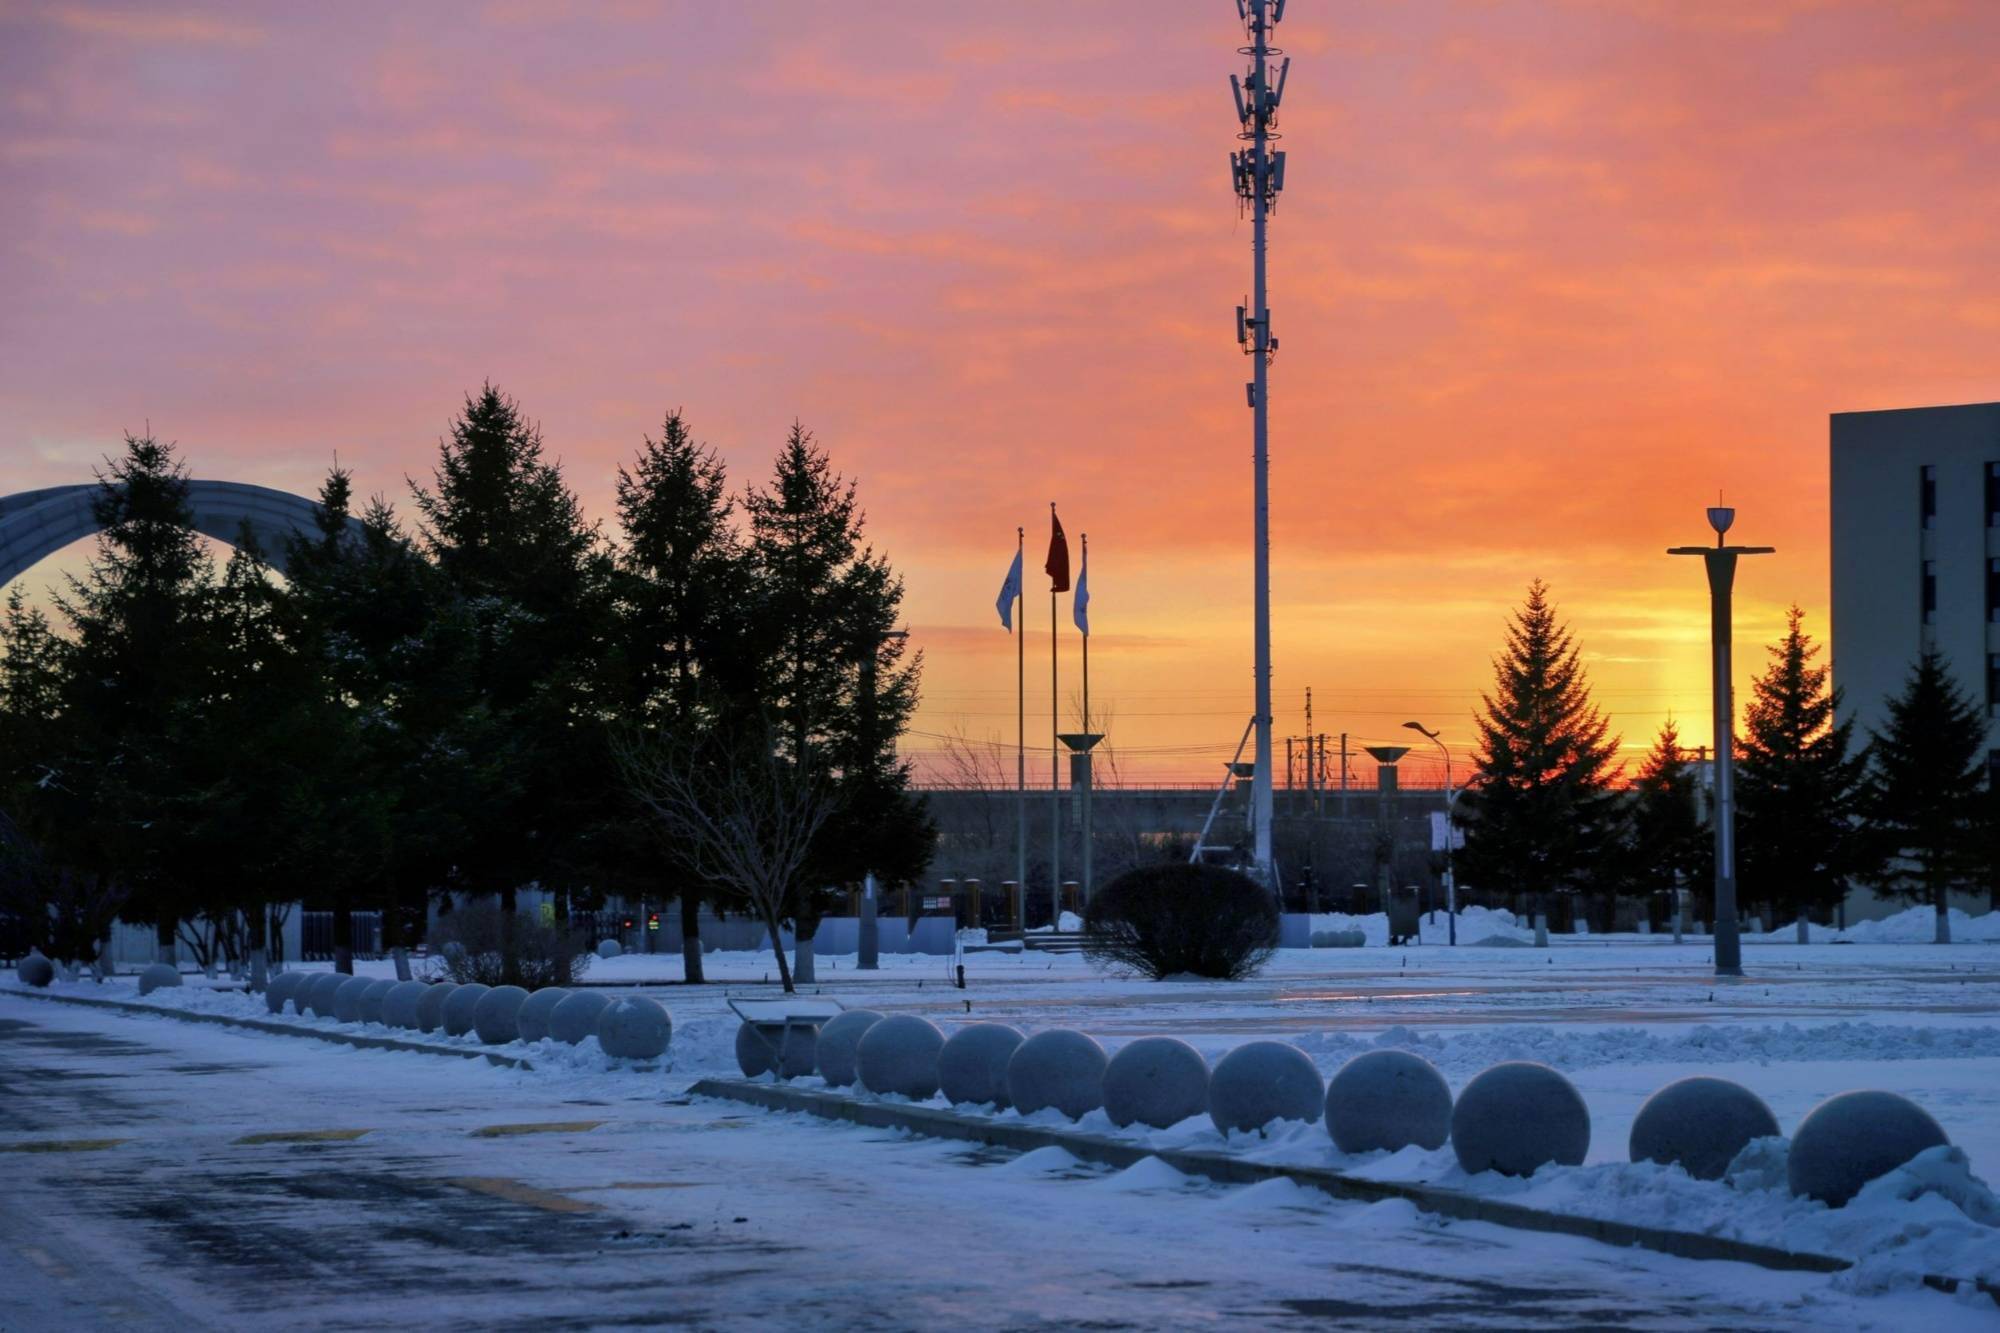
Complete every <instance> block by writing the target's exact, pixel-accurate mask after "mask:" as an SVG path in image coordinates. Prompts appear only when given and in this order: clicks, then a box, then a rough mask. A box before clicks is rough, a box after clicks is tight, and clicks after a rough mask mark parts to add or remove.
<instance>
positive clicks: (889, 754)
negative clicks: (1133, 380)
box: [743, 423, 937, 941]
mask: <svg viewBox="0 0 2000 1333" xmlns="http://www.w3.org/2000/svg"><path fill="white" fill-rule="evenodd" d="M743 506H744V509H745V511H746V512H747V514H748V516H749V521H750V531H749V553H748V554H749V567H750V576H751V591H750V598H749V604H750V611H749V618H748V620H747V621H746V622H745V626H746V629H747V630H748V631H749V632H750V634H751V635H752V641H753V644H754V647H753V648H752V649H751V656H752V657H753V658H754V660H755V661H756V662H757V663H758V664H759V666H760V672H759V675H760V681H759V684H760V686H761V688H760V690H759V691H758V693H759V696H760V697H761V698H762V699H764V700H766V701H768V707H769V710H770V713H771V716H772V720H773V723H774V725H775V728H776V730H777V731H778V733H779V735H780V736H781V737H783V738H784V744H785V748H786V752H787V754H788V757H790V758H791V759H792V761H793V762H795V763H801V764H805V765H808V766H810V767H812V768H814V769H816V770H818V771H820V772H822V773H824V774H827V775H828V776H830V777H831V778H832V779H833V780H834V790H835V792H836V795H837V798H838V805H837V808H836V812H835V813H834V815H833V816H832V818H830V819H829V820H828V821H827V824H826V827H825V828H824V829H823V830H822V833H821V835H820V837H819V840H818V842H817V845H816V850H815V855H814V857H813V859H812V862H811V865H810V867H809V871H808V874H809V876H810V880H811V882H813V883H816V884H821V885H832V884H852V883H856V882H858V881H859V880H860V879H861V877H862V876H863V875H864V874H866V873H869V872H873V873H875V874H876V875H878V876H880V877H881V878H882V880H883V881H884V882H885V883H888V884H903V883H909V882H911V881H913V880H914V879H915V877H916V876H917V875H918V874H920V873H921V872H922V870H923V867H924V866H925V865H926V864H928V862H929V859H930V853H931V850H932V848H933V847H934V846H935V843H936V836H937V835H936V828H935V826H934V825H933V824H932V823H931V821H930V818H929V816H928V814H927V813H926V812H925V811H924V809H923V808H922V805H921V803H920V801H919V799H918V798H917V797H916V796H915V795H914V794H913V793H912V792H911V791H910V772H909V767H908V765H907V764H906V763H904V762H902V761H900V760H899V759H898V758H897V756H896V739H897V737H899V736H900V735H901V734H902V732H903V730H904V729H905V728H906V727H907V726H908V725H909V719H910V716H911V714H912V713H913V712H914V711H915V709H916V703H917V683H918V678H919V675H920V672H921V670H922V659H921V655H919V656H918V657H916V658H914V659H910V660H905V657H904V653H905V646H904V643H903V640H902V639H901V638H900V637H895V636H894V635H893V631H894V630H895V628H896V620H897V617H898V616H899V615H900V614H901V609H902V600H903V582H902V580H901V579H900V578H898V577H896V575H895V572H894V571H893V570H892V569H891V568H890V566H889V562H888V560H887V559H886V558H884V557H882V556H880V555H878V554H877V553H876V552H875V551H874V550H873V548H871V547H869V546H868V545H867V544H866V542H865V540H864V535H863V526H864V521H863V517H862V514H861V511H860V507H859V505H858V503H857V501H856V498H855V487H854V483H852V482H851V481H848V480H846V479H844V478H842V477H841V476H839V475H838V474H837V473H835V472H834V471H833V467H832V463H831V461H830V460H829V458H828V456H827V454H826V451H825V450H824V449H823V448H821V447H820V446H819V445H818V444H817V443H816V442H815V441H814V440H813V438H812V436H811V435H810V434H809V433H808V432H807V431H806V430H805V429H804V428H803V427H802V426H800V425H797V424H796V423H795V424H794V425H793V427H792V430H791V434H790V435H789V436H788V437H787V438H786V441H785V444H784V447H783V448H782V449H781V450H780V451H779V453H778V459H777V463H776V466H775V467H774V469H773V473H772V478H771V482H770V485H769V487H768V488H767V489H764V490H757V489H754V488H753V489H752V490H750V491H749V492H748V493H747V494H746V495H745V496H744V498H743ZM823 905H824V904H823V900H822V899H820V898H819V897H818V896H817V895H808V896H807V897H806V898H805V899H803V900H802V901H801V903H800V904H799V912H798V929H799V934H800V938H801V939H803V940H807V941H810V939H811V937H812V928H813V927H814V926H815V925H816V924H817V920H818V916H819V912H820V910H821V908H822V906H823Z"/></svg>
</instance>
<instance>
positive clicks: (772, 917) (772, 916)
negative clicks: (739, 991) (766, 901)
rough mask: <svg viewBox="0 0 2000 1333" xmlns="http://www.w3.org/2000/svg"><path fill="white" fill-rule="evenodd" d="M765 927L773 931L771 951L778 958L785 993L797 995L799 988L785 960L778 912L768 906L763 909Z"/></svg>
mask: <svg viewBox="0 0 2000 1333" xmlns="http://www.w3.org/2000/svg"><path fill="white" fill-rule="evenodd" d="M763 917H764V928H765V929H766V930H768V931H770V932H771V952H772V953H773V954H775V955H776V956H777V959H778V981H779V983H780V984H781V985H783V986H784V988H785V994H787V995H796V994H798V988H797V987H796V986H794V985H792V969H791V966H790V965H789V964H787V963H786V962H785V939H784V932H783V931H782V930H781V929H780V928H779V925H778V914H777V913H776V912H773V911H771V910H770V909H768V908H766V909H764V911H763Z"/></svg>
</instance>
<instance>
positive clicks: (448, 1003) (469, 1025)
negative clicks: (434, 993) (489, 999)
mask: <svg viewBox="0 0 2000 1333" xmlns="http://www.w3.org/2000/svg"><path fill="white" fill-rule="evenodd" d="M492 989H493V988H492V987H491V986H483V985H481V984H480V983H479V982H477V981H469V982H467V983H466V984H465V985H463V986H460V987H459V988H458V989H457V990H455V991H453V992H452V993H451V994H449V995H447V996H445V997H444V1012H443V1014H442V1017H443V1019H444V1035H445V1036H447V1037H463V1036H464V1035H465V1034H466V1033H468V1032H470V1031H472V1029H473V1016H474V1015H475V1014H476V1013H477V1012H478V1011H479V1000H480V997H481V996H483V995H485V994H486V992H487V991H489V990H492Z"/></svg>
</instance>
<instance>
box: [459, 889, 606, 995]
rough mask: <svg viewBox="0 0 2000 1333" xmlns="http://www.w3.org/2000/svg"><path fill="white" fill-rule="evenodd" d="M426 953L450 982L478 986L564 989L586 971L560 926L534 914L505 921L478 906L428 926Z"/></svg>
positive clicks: (584, 959)
mask: <svg viewBox="0 0 2000 1333" xmlns="http://www.w3.org/2000/svg"><path fill="white" fill-rule="evenodd" d="M430 947H431V953H432V955H433V956H434V957H436V958H438V959H439V960H440V961H441V962H443V964H444V970H445V975H446V976H447V977H449V978H450V979H451V980H453V981H457V982H461V983H463V982H472V981H476V982H478V983H479V984H480V985H482V986H523V987H526V988H527V989H529V990H538V989H540V988H541V987H543V986H567V985H570V984H571V983H573V982H574V981H576V980H577V978H579V977H581V976H582V975H583V974H584V972H585V971H586V970H587V969H588V968H589V967H590V960H591V955H590V954H589V953H588V952H586V951H585V950H584V948H583V944H582V942H581V941H580V940H578V939H577V938H576V937H575V936H573V935H571V934H570V932H569V928H568V927H567V926H565V925H563V924H562V923H560V922H556V921H544V920H542V919H541V917H540V915H538V914H537V913H534V912H519V913H516V914H515V915H514V917H513V918H512V919H511V920H509V918H508V916H507V914H506V913H505V912H503V911H501V910H500V909H499V908H498V907H494V906H491V905H487V904H480V905H476V906H472V907H461V908H459V909H457V910H456V911H453V912H451V913H448V914H447V915H444V916H440V917H439V918H438V919H437V920H436V921H435V922H434V923H432V925H431V930H430Z"/></svg>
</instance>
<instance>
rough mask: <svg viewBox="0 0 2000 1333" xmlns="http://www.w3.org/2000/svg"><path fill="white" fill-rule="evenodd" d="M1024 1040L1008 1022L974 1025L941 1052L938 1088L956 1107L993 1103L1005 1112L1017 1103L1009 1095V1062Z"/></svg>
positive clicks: (961, 1031)
mask: <svg viewBox="0 0 2000 1333" xmlns="http://www.w3.org/2000/svg"><path fill="white" fill-rule="evenodd" d="M1023 1040H1024V1038H1023V1037H1022V1035H1021V1031H1020V1029H1019V1028H1012V1027H1009V1026H1007V1025H1006V1024H1005V1023H974V1024H972V1025H971V1026H970V1027H962V1028H960V1029H959V1030H958V1031H956V1032H954V1033H952V1034H951V1036H950V1037H948V1038H946V1040H945V1043H944V1049H943V1050H941V1051H939V1052H938V1087H939V1089H940V1090H942V1091H943V1093H944V1099H945V1100H946V1101H948V1102H951V1103H953V1104H954V1105H956V1104H958V1103H967V1104H970V1105H973V1106H985V1105H987V1104H988V1103H991V1104H992V1105H993V1106H995V1107H997V1108H998V1109H1000V1110H1002V1111H1004V1110H1006V1109H1007V1108H1008V1107H1010V1106H1012V1105H1013V1104H1014V1102H1013V1099H1012V1098H1011V1097H1009V1096H1008V1095H1007V1063H1008V1061H1010V1060H1012V1059H1013V1058H1014V1051H1015V1049H1016V1048H1017V1047H1019V1046H1020V1044H1021V1042H1022V1041H1023Z"/></svg>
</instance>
